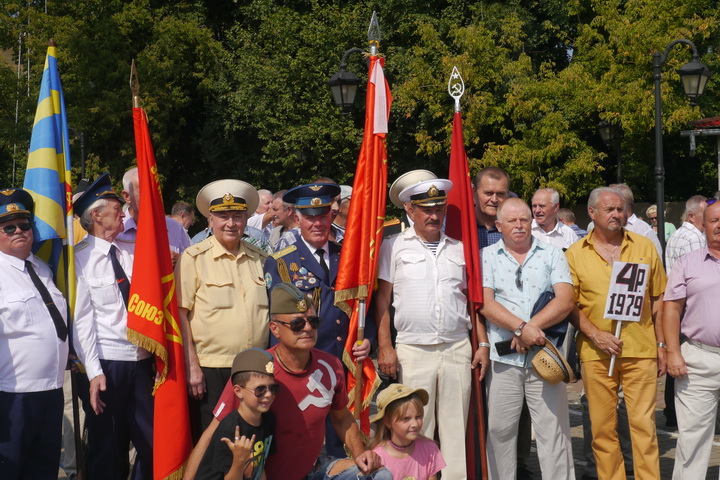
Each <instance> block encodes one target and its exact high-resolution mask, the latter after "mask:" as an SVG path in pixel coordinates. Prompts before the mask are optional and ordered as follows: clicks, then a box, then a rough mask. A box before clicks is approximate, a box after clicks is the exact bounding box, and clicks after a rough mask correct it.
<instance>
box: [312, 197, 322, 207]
mask: <svg viewBox="0 0 720 480" xmlns="http://www.w3.org/2000/svg"><path fill="white" fill-rule="evenodd" d="M321 203H322V200H320V199H319V198H317V197H315V198H313V199H312V200H310V205H312V206H313V207H317V206H319V205H320V204H321Z"/></svg>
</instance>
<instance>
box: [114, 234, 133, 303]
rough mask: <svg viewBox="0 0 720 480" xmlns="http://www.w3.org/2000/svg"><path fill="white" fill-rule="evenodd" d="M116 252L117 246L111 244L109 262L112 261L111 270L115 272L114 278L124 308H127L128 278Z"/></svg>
mask: <svg viewBox="0 0 720 480" xmlns="http://www.w3.org/2000/svg"><path fill="white" fill-rule="evenodd" d="M116 253H117V247H116V246H115V245H111V246H110V263H112V267H113V272H115V280H117V283H118V287H119V288H120V293H121V294H122V297H123V302H125V308H127V306H128V300H129V298H130V280H128V278H127V275H125V270H123V268H122V265H120V260H118V258H117V255H116Z"/></svg>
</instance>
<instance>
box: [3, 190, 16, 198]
mask: <svg viewBox="0 0 720 480" xmlns="http://www.w3.org/2000/svg"><path fill="white" fill-rule="evenodd" d="M0 193H2V194H3V195H7V196H8V197H9V196H10V195H12V194H13V193H15V190H2V191H0Z"/></svg>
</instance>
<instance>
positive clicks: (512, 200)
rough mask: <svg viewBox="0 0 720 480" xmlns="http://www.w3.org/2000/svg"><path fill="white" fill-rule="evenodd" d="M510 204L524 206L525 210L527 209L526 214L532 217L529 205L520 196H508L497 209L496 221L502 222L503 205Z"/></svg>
mask: <svg viewBox="0 0 720 480" xmlns="http://www.w3.org/2000/svg"><path fill="white" fill-rule="evenodd" d="M511 205H521V206H523V207H525V210H527V214H528V216H530V217H532V211H531V210H530V206H529V205H528V204H527V202H526V201H525V200H523V199H522V198H508V199H507V200H505V201H504V202H502V203H501V204H500V205H499V206H498V209H497V217H496V218H497V221H498V222H502V214H503V213H502V212H503V211H504V210H505V207H508V206H511Z"/></svg>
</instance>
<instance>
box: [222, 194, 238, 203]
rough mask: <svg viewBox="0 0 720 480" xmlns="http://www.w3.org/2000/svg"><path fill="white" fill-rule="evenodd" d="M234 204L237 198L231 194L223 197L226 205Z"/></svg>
mask: <svg viewBox="0 0 720 480" xmlns="http://www.w3.org/2000/svg"><path fill="white" fill-rule="evenodd" d="M233 202H235V197H233V196H232V194H231V193H226V194H225V195H223V203H224V204H229V203H233Z"/></svg>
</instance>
